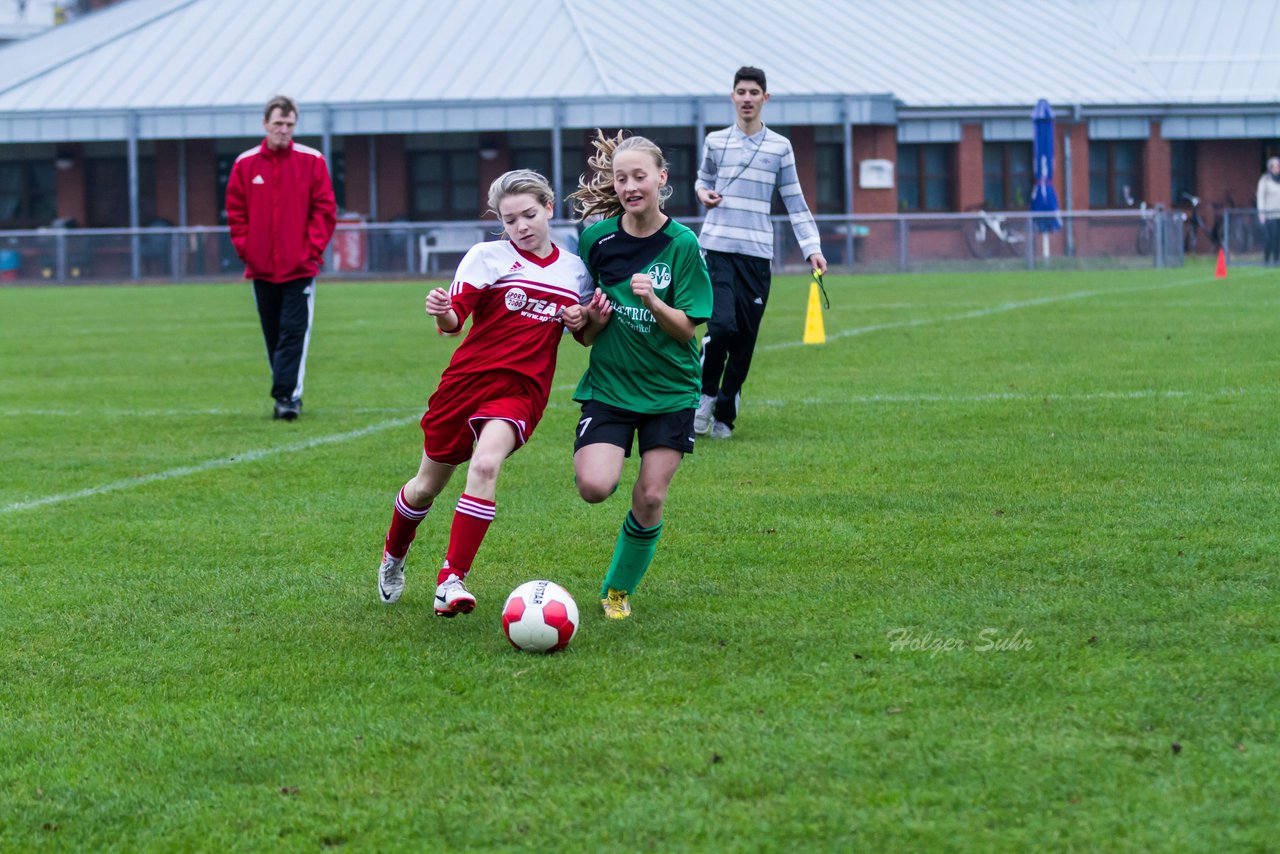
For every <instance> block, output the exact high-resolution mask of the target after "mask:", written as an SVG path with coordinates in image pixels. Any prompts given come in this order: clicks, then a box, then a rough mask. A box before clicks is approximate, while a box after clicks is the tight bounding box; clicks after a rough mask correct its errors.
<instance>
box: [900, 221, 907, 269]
mask: <svg viewBox="0 0 1280 854" xmlns="http://www.w3.org/2000/svg"><path fill="white" fill-rule="evenodd" d="M898 270H899V271H901V272H903V273H905V272H907V221H906V220H905V219H899V220H898Z"/></svg>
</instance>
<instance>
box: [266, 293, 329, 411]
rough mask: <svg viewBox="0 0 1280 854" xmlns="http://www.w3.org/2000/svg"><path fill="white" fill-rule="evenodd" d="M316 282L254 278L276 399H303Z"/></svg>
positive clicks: (272, 386)
mask: <svg viewBox="0 0 1280 854" xmlns="http://www.w3.org/2000/svg"><path fill="white" fill-rule="evenodd" d="M315 284H316V282H315V278H314V277H308V278H305V279H294V280H292V281H289V282H268V281H267V280H265V279H254V280H253V298H254V301H255V302H256V303H257V304H258V319H259V320H261V321H262V338H263V340H264V341H265V342H266V345H267V362H268V364H269V365H270V366H271V396H272V397H273V398H275V399H276V400H302V379H303V377H304V376H305V375H306V372H307V345H308V344H309V343H310V342H311V320H312V317H313V316H314V314H315V290H316V288H315Z"/></svg>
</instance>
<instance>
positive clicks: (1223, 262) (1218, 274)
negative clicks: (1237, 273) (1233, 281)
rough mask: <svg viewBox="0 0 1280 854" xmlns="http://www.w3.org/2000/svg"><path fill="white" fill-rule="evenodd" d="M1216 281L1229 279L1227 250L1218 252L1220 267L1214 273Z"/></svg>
mask: <svg viewBox="0 0 1280 854" xmlns="http://www.w3.org/2000/svg"><path fill="white" fill-rule="evenodd" d="M1213 277H1214V278H1215V279H1225V278H1226V277H1227V252H1226V250H1225V249H1219V250H1218V266H1217V268H1216V269H1215V270H1214V271H1213Z"/></svg>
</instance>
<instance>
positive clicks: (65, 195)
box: [54, 143, 87, 226]
mask: <svg viewBox="0 0 1280 854" xmlns="http://www.w3.org/2000/svg"><path fill="white" fill-rule="evenodd" d="M58 156H59V157H68V158H70V159H71V161H72V166H71V168H70V169H68V170H66V171H65V172H64V171H63V170H61V169H59V170H56V171H55V174H54V187H55V192H56V193H57V197H58V218H59V219H62V218H65V217H70V218H71V219H74V220H75V221H76V222H77V223H79V224H80V225H82V226H83V225H84V219H85V211H86V210H87V207H86V205H85V186H84V151H83V149H82V148H81V147H80V145H79V144H77V143H66V144H64V145H60V146H58Z"/></svg>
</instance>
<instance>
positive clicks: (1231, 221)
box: [1213, 193, 1262, 256]
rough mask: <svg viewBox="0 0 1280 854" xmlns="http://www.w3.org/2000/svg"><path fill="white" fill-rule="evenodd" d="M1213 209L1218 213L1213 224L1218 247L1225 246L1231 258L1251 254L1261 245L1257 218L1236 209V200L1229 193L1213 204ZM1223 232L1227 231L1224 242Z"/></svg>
mask: <svg viewBox="0 0 1280 854" xmlns="http://www.w3.org/2000/svg"><path fill="white" fill-rule="evenodd" d="M1213 208H1214V210H1215V211H1217V212H1218V216H1217V219H1216V220H1215V221H1214V223H1213V233H1214V235H1215V236H1216V237H1217V239H1218V245H1219V246H1223V245H1225V246H1226V247H1227V251H1228V252H1230V253H1231V254H1232V255H1233V256H1239V255H1247V254H1248V253H1250V252H1253V251H1254V250H1256V249H1257V248H1258V245H1259V244H1261V243H1262V236H1261V235H1260V234H1259V228H1258V218H1257V217H1256V216H1255V215H1253V213H1252V212H1246V211H1244V210H1241V209H1239V208H1237V207H1236V200H1235V198H1234V197H1233V196H1232V195H1231V193H1226V194H1225V195H1224V197H1223V201H1222V202H1221V203H1218V204H1215V205H1214V206H1213ZM1224 208H1225V210H1224ZM1224 230H1226V231H1227V235H1226V239H1225V240H1224V239H1223V236H1222V232H1223V231H1224Z"/></svg>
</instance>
